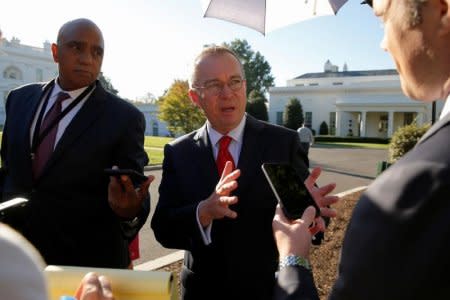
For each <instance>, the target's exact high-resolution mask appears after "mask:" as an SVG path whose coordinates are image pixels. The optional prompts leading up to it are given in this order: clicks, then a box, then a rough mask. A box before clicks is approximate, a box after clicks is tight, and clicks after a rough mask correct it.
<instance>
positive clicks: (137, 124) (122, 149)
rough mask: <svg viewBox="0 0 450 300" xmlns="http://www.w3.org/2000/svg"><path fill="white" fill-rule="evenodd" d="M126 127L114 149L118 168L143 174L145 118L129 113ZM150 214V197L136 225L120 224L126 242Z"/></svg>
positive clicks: (146, 161)
mask: <svg viewBox="0 0 450 300" xmlns="http://www.w3.org/2000/svg"><path fill="white" fill-rule="evenodd" d="M128 115H129V120H128V122H127V126H126V128H125V131H124V133H123V135H122V141H121V142H120V143H119V145H118V147H117V148H116V149H115V157H116V161H117V164H118V166H119V168H131V169H134V170H137V171H138V172H143V167H144V166H146V165H147V164H148V156H147V153H146V152H145V150H144V139H145V118H144V115H143V114H142V113H141V112H138V111H136V110H133V111H130V113H129V114H128ZM149 213H150V195H149V196H148V197H146V198H145V199H144V201H143V203H142V208H141V210H140V212H139V214H138V216H137V218H138V222H137V223H136V224H132V225H128V224H129V223H128V222H122V223H121V228H122V234H123V235H124V237H125V238H126V239H127V240H130V241H131V240H132V239H133V238H134V237H135V236H136V234H137V233H138V232H139V230H140V229H141V228H142V226H143V225H144V224H145V222H146V220H147V218H148V215H149Z"/></svg>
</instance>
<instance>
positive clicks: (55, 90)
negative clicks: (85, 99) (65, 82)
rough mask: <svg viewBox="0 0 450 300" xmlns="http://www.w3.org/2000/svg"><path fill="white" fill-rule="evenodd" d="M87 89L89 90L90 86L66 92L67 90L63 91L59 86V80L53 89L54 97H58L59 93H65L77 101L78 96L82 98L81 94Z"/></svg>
mask: <svg viewBox="0 0 450 300" xmlns="http://www.w3.org/2000/svg"><path fill="white" fill-rule="evenodd" d="M87 88H88V86H85V87H82V88H79V89H77V90H73V91H65V90H63V89H62V88H61V86H60V85H59V83H58V78H57V79H56V80H55V86H54V88H53V92H52V95H53V96H54V95H58V94H59V92H64V93H67V94H69V96H70V98H71V99H76V98H77V97H78V96H80V95H81V93H83V92H84V90H86V89H87Z"/></svg>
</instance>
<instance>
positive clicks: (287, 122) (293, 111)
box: [283, 97, 304, 130]
mask: <svg viewBox="0 0 450 300" xmlns="http://www.w3.org/2000/svg"><path fill="white" fill-rule="evenodd" d="M303 121H304V119H303V108H302V105H301V104H300V101H299V100H298V99H297V98H295V97H293V98H291V99H290V100H289V103H288V104H287V105H286V107H285V109H284V115H283V123H284V124H283V125H284V127H287V128H291V129H294V130H296V129H297V128H299V127H300V126H301V125H302V124H303Z"/></svg>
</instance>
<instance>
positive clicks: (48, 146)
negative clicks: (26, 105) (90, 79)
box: [33, 92, 70, 178]
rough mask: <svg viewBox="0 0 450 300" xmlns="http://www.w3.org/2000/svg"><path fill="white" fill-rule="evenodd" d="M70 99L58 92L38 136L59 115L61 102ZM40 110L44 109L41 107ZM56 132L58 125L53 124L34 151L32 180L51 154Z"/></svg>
mask: <svg viewBox="0 0 450 300" xmlns="http://www.w3.org/2000/svg"><path fill="white" fill-rule="evenodd" d="M67 98H70V96H69V94H67V93H64V92H60V93H59V94H58V97H57V98H56V101H55V104H53V106H52V107H51V108H50V110H49V111H48V112H47V114H46V115H45V118H44V121H43V122H42V125H41V128H40V129H39V135H41V134H42V132H43V131H44V130H45V129H46V128H47V127H48V126H49V125H51V124H52V123H53V122H54V120H55V119H56V118H57V117H58V115H59V114H60V113H61V102H63V101H64V100H66V99H67ZM42 109H45V107H43V108H42ZM57 131H58V124H55V126H53V128H52V129H51V130H50V131H49V132H48V134H47V135H46V136H45V137H44V138H43V139H42V141H41V143H40V144H39V145H38V147H37V149H36V153H35V154H34V159H33V178H38V177H39V176H40V175H41V172H42V170H43V169H44V166H45V164H46V163H47V161H48V159H49V158H50V156H51V155H52V153H53V148H54V147H55V140H56V133H57Z"/></svg>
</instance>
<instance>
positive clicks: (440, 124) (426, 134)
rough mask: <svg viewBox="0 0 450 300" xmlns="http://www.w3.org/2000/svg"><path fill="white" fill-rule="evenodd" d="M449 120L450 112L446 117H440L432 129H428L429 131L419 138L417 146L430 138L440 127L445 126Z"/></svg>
mask: <svg viewBox="0 0 450 300" xmlns="http://www.w3.org/2000/svg"><path fill="white" fill-rule="evenodd" d="M449 122H450V113H449V114H447V115H446V116H445V117H444V118H442V119H440V120H439V121H438V122H437V123H435V124H434V125H433V126H432V127H431V128H430V129H428V131H427V132H425V134H424V135H423V136H422V138H421V139H420V140H419V142H417V144H416V147H417V145H419V144H421V143H423V142H424V141H426V140H427V139H428V138H430V137H431V136H433V135H434V134H435V133H436V132H437V131H438V130H439V129H441V128H442V127H443V126H445V125H446V124H447V123H449Z"/></svg>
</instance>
